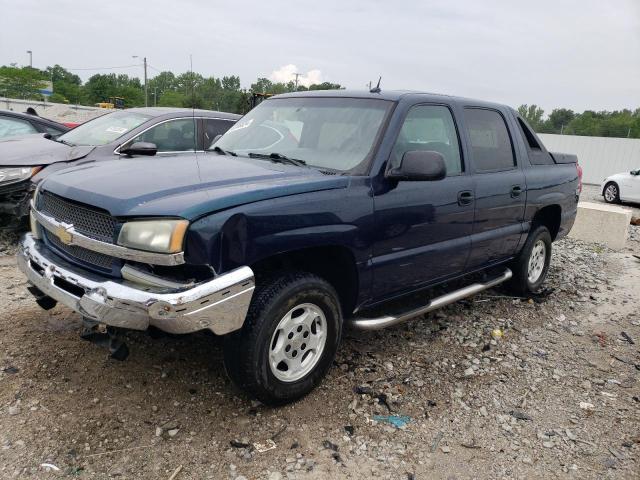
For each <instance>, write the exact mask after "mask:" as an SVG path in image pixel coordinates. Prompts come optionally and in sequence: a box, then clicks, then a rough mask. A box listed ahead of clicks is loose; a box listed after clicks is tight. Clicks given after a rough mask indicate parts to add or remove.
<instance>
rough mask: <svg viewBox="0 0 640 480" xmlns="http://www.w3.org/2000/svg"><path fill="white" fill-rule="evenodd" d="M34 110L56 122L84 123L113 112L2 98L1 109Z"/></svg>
mask: <svg viewBox="0 0 640 480" xmlns="http://www.w3.org/2000/svg"><path fill="white" fill-rule="evenodd" d="M29 107H31V108H34V109H35V111H36V112H38V115H40V116H41V117H44V118H48V119H50V120H54V121H56V122H77V123H84V122H86V121H87V120H91V119H92V118H96V117H99V116H100V115H104V114H105V113H109V112H112V111H113V110H108V109H106V108H99V107H87V106H83V105H67V104H63V103H51V102H39V101H35V100H18V99H15V98H5V97H0V109H4V110H13V111H14V112H21V113H22V112H25V111H26V110H27V108H29Z"/></svg>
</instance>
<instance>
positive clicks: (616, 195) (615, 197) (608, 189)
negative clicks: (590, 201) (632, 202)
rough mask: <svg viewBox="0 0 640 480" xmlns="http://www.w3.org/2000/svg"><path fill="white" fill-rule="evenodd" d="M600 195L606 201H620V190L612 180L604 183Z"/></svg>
mask: <svg viewBox="0 0 640 480" xmlns="http://www.w3.org/2000/svg"><path fill="white" fill-rule="evenodd" d="M602 195H603V196H604V201H605V202H607V203H620V190H619V189H618V184H616V183H614V182H609V183H607V184H606V185H605V187H604V192H602Z"/></svg>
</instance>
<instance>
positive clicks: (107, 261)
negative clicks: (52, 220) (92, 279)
mask: <svg viewBox="0 0 640 480" xmlns="http://www.w3.org/2000/svg"><path fill="white" fill-rule="evenodd" d="M45 235H46V236H47V240H48V241H49V243H51V245H53V246H54V247H55V248H56V249H58V250H60V251H62V252H63V253H66V254H67V255H69V256H71V257H73V258H76V259H78V260H80V261H81V262H84V263H88V264H90V265H94V266H96V267H99V268H102V269H105V270H111V269H112V267H113V262H114V258H113V257H110V256H109V255H105V254H103V253H98V252H94V251H92V250H87V249H86V248H82V247H78V246H77V245H66V244H64V243H62V242H61V241H60V239H59V238H58V237H56V236H55V235H54V234H52V233H50V232H48V231H45Z"/></svg>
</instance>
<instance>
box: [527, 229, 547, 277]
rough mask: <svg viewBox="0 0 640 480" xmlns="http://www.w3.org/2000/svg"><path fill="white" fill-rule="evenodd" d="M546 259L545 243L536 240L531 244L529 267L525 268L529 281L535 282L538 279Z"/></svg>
mask: <svg viewBox="0 0 640 480" xmlns="http://www.w3.org/2000/svg"><path fill="white" fill-rule="evenodd" d="M546 259H547V245H546V244H545V243H544V242H543V241H542V240H538V241H537V242H536V243H535V244H534V245H533V249H532V250H531V256H530V257H529V267H528V269H527V272H528V275H527V276H528V278H529V282H531V283H536V282H537V281H538V280H539V279H540V276H541V275H542V271H543V270H544V264H545V262H546Z"/></svg>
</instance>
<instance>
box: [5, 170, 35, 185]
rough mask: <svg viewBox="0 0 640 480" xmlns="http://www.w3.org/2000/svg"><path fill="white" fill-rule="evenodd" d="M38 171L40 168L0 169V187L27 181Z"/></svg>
mask: <svg viewBox="0 0 640 480" xmlns="http://www.w3.org/2000/svg"><path fill="white" fill-rule="evenodd" d="M38 170H40V167H17V168H16V167H12V168H0V185H5V184H7V183H15V182H21V181H22V180H28V179H29V178H31V177H32V176H34V175H35V174H36V172H37V171H38Z"/></svg>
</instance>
